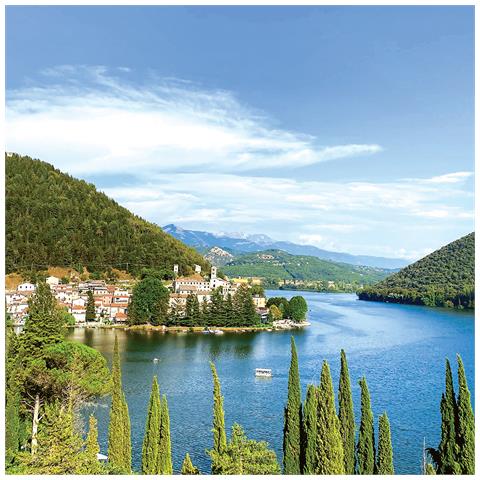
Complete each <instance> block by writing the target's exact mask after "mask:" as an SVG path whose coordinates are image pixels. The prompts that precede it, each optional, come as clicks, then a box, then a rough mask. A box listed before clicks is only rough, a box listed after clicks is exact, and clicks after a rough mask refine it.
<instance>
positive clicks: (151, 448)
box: [142, 376, 161, 475]
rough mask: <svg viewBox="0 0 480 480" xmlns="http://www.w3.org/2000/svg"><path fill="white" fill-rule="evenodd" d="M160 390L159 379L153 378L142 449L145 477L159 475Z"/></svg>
mask: <svg viewBox="0 0 480 480" xmlns="http://www.w3.org/2000/svg"><path fill="white" fill-rule="evenodd" d="M160 416H161V406H160V390H159V388H158V382H157V377H156V376H154V377H153V382H152V392H151V394H150V402H149V405H148V413H147V422H146V425H145V436H144V437H143V447H142V473H143V474H144V475H157V474H158V473H159V472H158V471H157V464H158V448H159V444H160V424H161V417H160Z"/></svg>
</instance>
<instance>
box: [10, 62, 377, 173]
mask: <svg viewBox="0 0 480 480" xmlns="http://www.w3.org/2000/svg"><path fill="white" fill-rule="evenodd" d="M43 73H44V82H43V83H38V82H37V83H36V84H34V85H31V86H28V87H26V88H22V89H19V90H15V91H9V92H8V93H7V148H8V149H10V150H15V151H21V152H28V153H30V154H35V155H38V156H41V157H42V158H46V159H50V160H51V161H53V162H54V163H55V164H56V165H59V166H62V167H65V168H67V167H68V169H69V171H71V172H74V173H84V172H90V173H94V172H112V171H114V172H115V171H118V170H119V169H121V170H123V171H138V170H139V169H143V170H145V171H147V172H169V171H179V170H182V171H185V170H196V171H209V170H214V171H217V172H218V171H222V172H231V171H237V172H238V171H249V170H256V169H259V168H269V167H286V168H291V167H299V166H305V165H312V164H316V163H320V162H326V161H332V160H337V159H342V158H346V157H354V156H360V155H366V154H374V153H377V152H379V151H381V147H380V146H379V145H376V144H345V145H329V146H325V145H321V143H320V140H319V139H317V138H315V137H313V136H311V135H306V134H303V133H302V132H291V131H288V130H285V129H281V128H275V126H273V121H272V120H271V119H269V118H267V117H266V116H265V115H264V114H262V113H261V112H257V111H255V110H254V109H252V108H250V107H248V106H246V105H243V104H242V103H241V102H240V101H239V100H238V99H237V98H236V97H235V95H234V94H233V93H231V92H228V91H224V90H207V89H202V88H200V87H199V86H197V85H195V84H192V83H190V82H186V81H180V80H177V79H164V78H163V79H159V78H150V79H149V80H148V81H146V82H144V84H142V85H138V84H135V85H134V84H133V83H131V82H130V81H129V71H128V69H127V70H126V71H125V69H116V70H115V71H111V70H107V69H106V68H105V67H73V66H64V67H57V68H54V69H48V70H45V71H44V72H43Z"/></svg>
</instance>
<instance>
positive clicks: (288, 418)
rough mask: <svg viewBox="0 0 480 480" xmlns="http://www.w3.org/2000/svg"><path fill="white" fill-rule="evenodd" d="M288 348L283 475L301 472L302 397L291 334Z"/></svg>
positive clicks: (295, 350) (293, 340) (295, 349)
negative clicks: (289, 354) (289, 351)
mask: <svg viewBox="0 0 480 480" xmlns="http://www.w3.org/2000/svg"><path fill="white" fill-rule="evenodd" d="M290 348H291V352H292V356H291V361H290V372H289V374H288V399H287V405H286V407H285V413H284V427H283V473H284V474H285V475H300V474H301V473H302V469H301V465H300V445H301V439H300V431H301V426H302V398H301V390H300V375H299V373H298V358H297V348H296V346H295V339H294V338H293V336H292V337H291V338H290Z"/></svg>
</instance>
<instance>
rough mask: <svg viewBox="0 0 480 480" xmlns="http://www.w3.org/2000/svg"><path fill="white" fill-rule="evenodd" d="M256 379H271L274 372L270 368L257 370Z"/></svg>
mask: <svg viewBox="0 0 480 480" xmlns="http://www.w3.org/2000/svg"><path fill="white" fill-rule="evenodd" d="M255 376H256V377H271V376H272V370H271V369H270V368H256V369H255Z"/></svg>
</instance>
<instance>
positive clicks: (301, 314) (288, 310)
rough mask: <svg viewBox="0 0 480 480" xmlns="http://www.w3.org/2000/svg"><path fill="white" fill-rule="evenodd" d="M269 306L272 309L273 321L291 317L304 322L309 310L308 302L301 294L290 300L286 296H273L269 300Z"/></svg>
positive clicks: (270, 313)
mask: <svg viewBox="0 0 480 480" xmlns="http://www.w3.org/2000/svg"><path fill="white" fill-rule="evenodd" d="M267 307H268V308H269V309H270V312H269V315H270V318H271V320H272V321H273V320H281V319H283V318H290V319H291V320H294V321H296V322H302V321H304V320H305V318H306V316H307V312H308V305H307V302H306V301H305V299H304V298H303V297H302V296H300V295H296V296H294V297H292V298H291V299H290V300H287V299H286V298H285V297H271V298H269V299H268V301H267Z"/></svg>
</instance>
